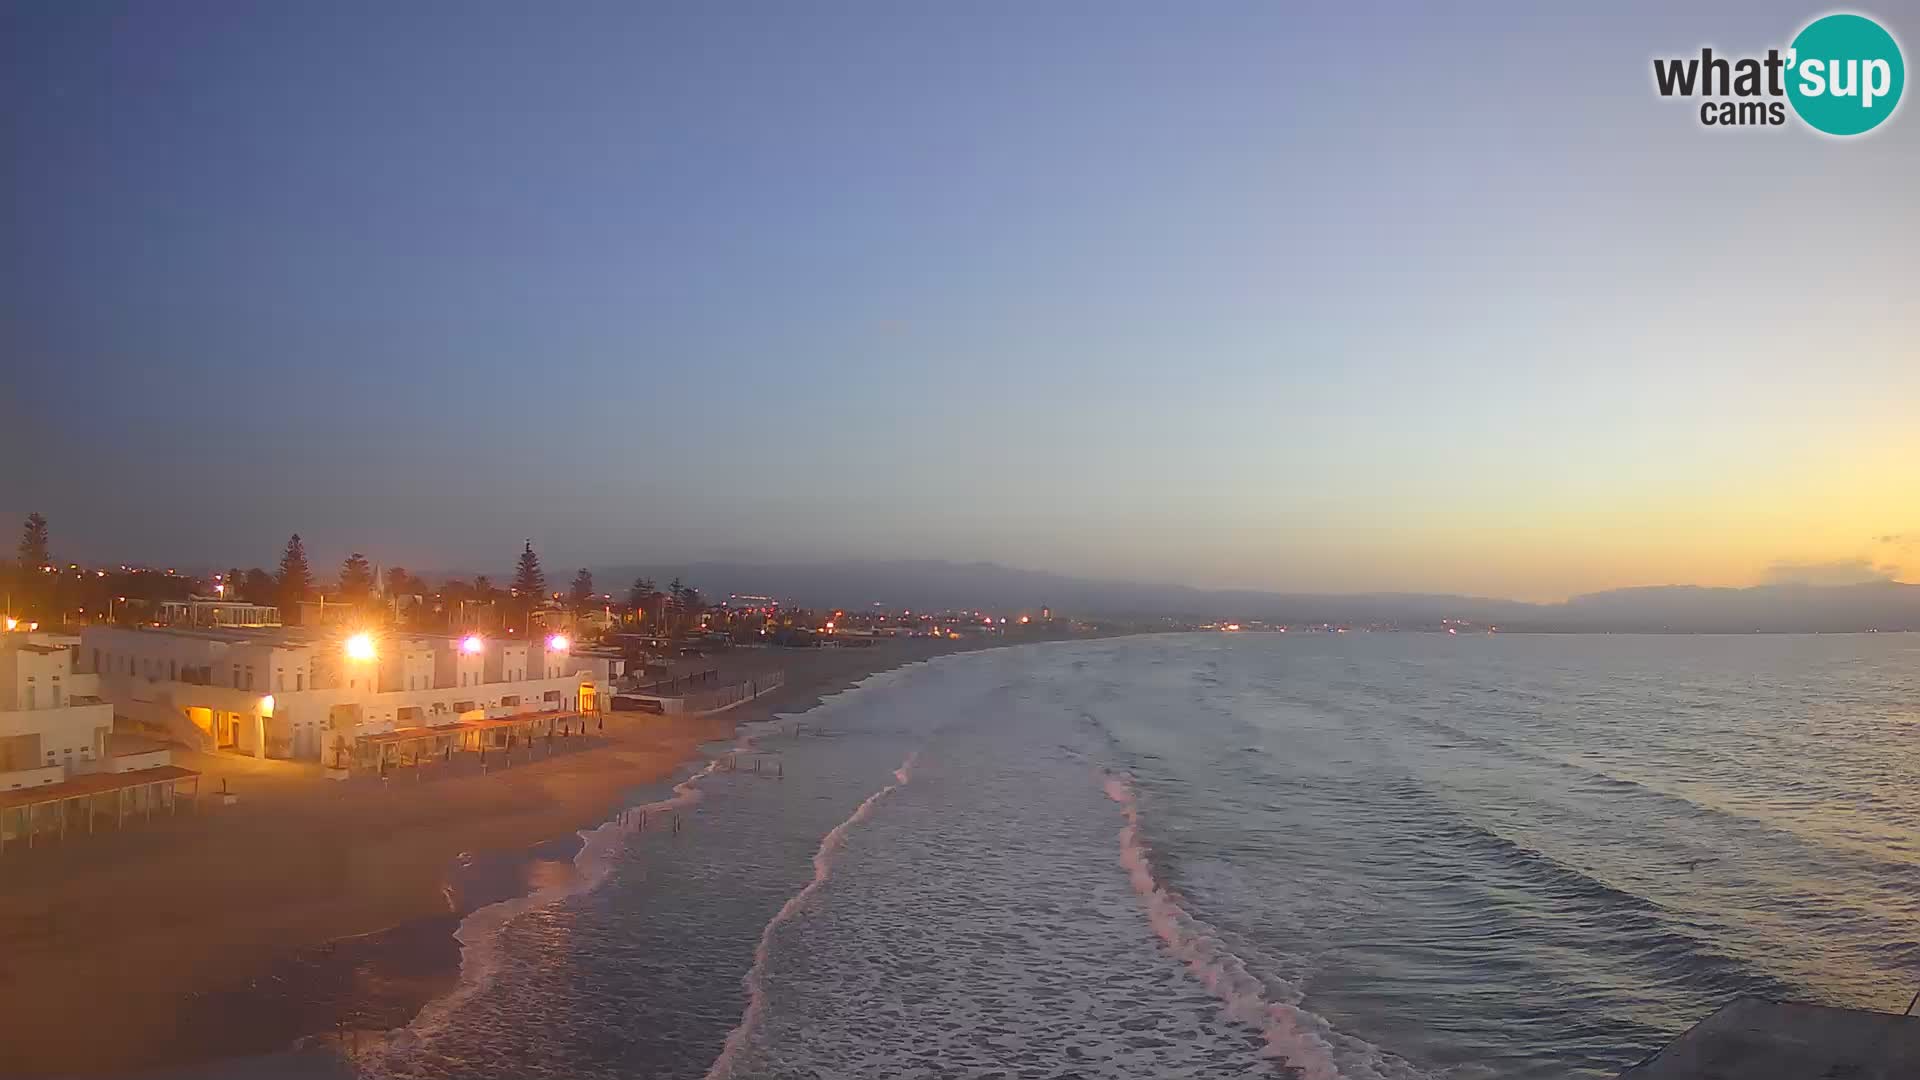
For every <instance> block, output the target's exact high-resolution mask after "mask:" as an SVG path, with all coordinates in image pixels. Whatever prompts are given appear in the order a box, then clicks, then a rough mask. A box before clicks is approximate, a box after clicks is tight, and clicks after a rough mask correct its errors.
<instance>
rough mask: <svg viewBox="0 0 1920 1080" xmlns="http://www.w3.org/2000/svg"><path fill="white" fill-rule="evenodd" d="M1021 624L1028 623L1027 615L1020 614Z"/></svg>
mask: <svg viewBox="0 0 1920 1080" xmlns="http://www.w3.org/2000/svg"><path fill="white" fill-rule="evenodd" d="M1020 625H1021V626H1025V625H1027V617H1026V616H1025V615H1022V616H1020Z"/></svg>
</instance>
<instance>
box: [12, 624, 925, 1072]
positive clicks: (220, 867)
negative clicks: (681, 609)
mask: <svg viewBox="0 0 1920 1080" xmlns="http://www.w3.org/2000/svg"><path fill="white" fill-rule="evenodd" d="M957 647H961V646H958V645H957V643H956V644H949V643H946V642H935V641H922V640H911V641H887V642H882V643H878V644H876V645H875V646H874V647H871V648H845V649H812V650H763V649H755V650H735V651H733V652H730V653H725V654H721V655H720V656H719V657H717V658H714V659H713V660H712V661H711V663H712V664H713V665H717V666H720V667H722V668H723V670H725V671H726V673H727V675H728V676H729V677H733V676H737V675H739V674H751V673H753V672H764V671H768V670H773V669H781V670H784V671H785V672H786V674H787V682H786V685H785V686H784V687H783V688H782V689H780V690H779V691H776V692H774V693H772V694H768V695H766V696H764V697H762V698H760V699H759V700H757V701H754V702H751V703H748V704H745V705H742V706H740V707H737V708H734V709H731V710H728V711H726V712H724V713H721V714H718V715H714V716H709V717H703V718H702V717H695V718H669V717H661V716H652V715H647V714H639V713H610V714H608V716H607V719H606V725H605V728H604V730H601V731H596V732H594V733H592V734H591V735H590V736H589V737H588V738H586V739H580V738H575V739H574V740H572V741H571V743H570V744H566V745H562V746H560V747H557V748H556V751H555V752H554V753H552V755H551V756H548V757H545V758H544V759H542V758H540V757H538V756H536V758H535V760H532V761H530V762H529V761H526V760H524V759H522V760H519V761H516V762H515V763H513V764H511V765H508V766H507V767H504V768H503V767H500V766H499V765H497V764H496V765H495V766H494V767H492V768H490V769H489V770H488V771H487V773H486V774H484V775H481V774H479V773H478V772H477V771H476V770H474V769H472V768H458V767H456V768H452V769H446V770H443V771H441V772H439V773H438V774H437V775H436V773H435V772H434V771H432V770H431V769H430V770H429V771H427V772H426V773H425V774H423V775H421V776H419V777H417V778H416V777H415V776H414V775H413V774H412V772H411V771H409V770H402V771H401V772H399V773H396V774H395V775H394V776H393V777H392V778H391V779H389V780H387V781H385V782H382V781H378V780H373V779H370V778H369V779H365V780H356V781H353V782H349V783H344V784H342V783H330V782H328V781H325V780H321V779H319V778H318V774H317V770H314V769H305V768H302V767H299V766H294V765H291V764H290V763H282V762H265V763H261V762H255V761H253V760H251V759H246V758H236V757H230V756H210V755H191V754H183V755H181V758H182V759H183V760H182V762H181V763H183V764H187V765H189V766H190V767H193V768H200V769H203V770H204V771H205V772H206V774H207V775H206V776H205V777H204V778H203V787H202V796H201V799H200V809H199V810H198V811H197V812H195V813H191V814H190V813H187V812H185V810H184V809H183V810H182V812H181V813H179V814H178V815H177V816H174V817H171V818H155V819H153V820H151V821H141V822H130V823H128V825H127V827H126V828H125V829H124V830H123V831H120V832H114V831H113V830H112V829H111V828H110V827H109V828H107V829H105V830H103V831H102V832H101V833H99V834H96V835H92V836H78V837H69V838H68V839H67V841H65V842H64V843H56V844H50V845H47V846H45V847H43V848H41V849H40V850H36V851H17V850H15V851H9V852H7V853H6V855H5V857H4V858H0V1046H4V1047H5V1048H6V1053H5V1055H4V1058H5V1060H4V1062H0V1073H4V1074H6V1075H9V1076H14V1075H24V1076H34V1075H72V1074H101V1073H117V1072H125V1071H134V1070H144V1069H151V1068H159V1067H165V1066H174V1065H183V1064H189V1063H192V1062H197V1061H207V1060H211V1059H215V1058H223V1057H229V1056H234V1055H240V1054H252V1053H266V1052H271V1051H274V1050H277V1049H280V1048H283V1047H285V1046H286V1045H288V1044H289V1043H290V1042H291V1041H292V1040H293V1039H295V1038H298V1037H299V1036H301V1035H305V1034H313V1033H321V1032H328V1031H334V1030H338V1029H341V1028H363V1029H379V1028H386V1027H392V1026H398V1025H399V1024H403V1023H405V1022H406V1020H407V1018H408V1017H410V1016H411V1015H412V1013H413V1012H414V1011H417V1010H418V1009H419V1007H420V1006H421V1005H422V1004H424V1003H425V1002H426V1001H427V1000H430V999H431V998H432V997H433V996H434V995H435V994H437V993H439V992H442V991H443V990H444V989H445V988H446V987H447V986H449V985H450V984H451V981H452V979H453V978H454V977H455V976H456V975H457V972H458V963H459V947H458V944H457V943H456V942H455V941H454V939H453V937H452V932H453V930H454V929H455V928H456V927H457V925H458V921H459V917H460V916H461V915H463V914H464V913H465V912H466V911H470V910H472V909H473V908H475V907H478V906H481V905H484V904H486V903H489V902H492V901H494V900H498V899H502V898H505V897H506V896H509V895H513V894H515V893H516V892H519V891H522V890H525V889H526V888H528V887H530V885H532V884H534V883H535V881H532V880H529V879H530V878H537V876H538V875H542V874H564V873H567V872H569V864H570V859H571V856H572V853H573V851H574V850H576V849H577V847H578V840H577V838H576V837H575V836H574V832H575V831H576V830H579V829H582V828H588V827H592V826H595V825H597V824H599V823H600V822H602V821H605V820H606V819H607V818H608V817H609V816H610V815H611V814H612V813H613V811H614V810H616V809H617V808H618V807H620V806H622V805H626V804H627V803H628V802H630V801H631V798H632V796H633V795H634V793H635V789H638V788H644V787H646V786H648V785H659V784H661V783H662V782H663V781H665V780H667V779H669V778H670V777H672V776H673V775H675V774H676V772H678V771H679V770H680V769H681V768H682V767H683V766H684V765H685V764H686V763H687V762H688V760H689V759H690V758H693V757H695V756H696V755H697V754H698V753H699V747H700V746H701V745H702V744H703V743H710V742H714V741H716V740H723V739H728V738H731V737H732V735H733V732H734V730H735V728H736V727H737V725H739V724H742V723H745V722H748V721H752V720H756V719H764V718H766V717H768V716H769V715H772V714H773V713H776V712H787V713H791V712H797V711H801V710H803V709H805V708H807V707H809V706H811V705H812V704H813V703H814V702H815V701H817V700H818V699H819V698H820V697H821V696H822V695H825V694H829V693H833V692H835V691H837V690H840V689H843V688H845V687H847V686H849V685H851V684H852V683H854V682H856V681H858V680H859V679H861V678H863V677H865V676H866V675H868V674H871V673H873V672H876V671H881V670H885V669H888V668H891V667H895V666H897V665H899V664H903V663H909V662H913V661H916V660H922V659H925V658H927V657H929V656H933V655H938V654H940V653H945V652H951V651H954V650H955V648H957ZM223 783H224V784H225V785H226V787H227V789H228V790H230V791H232V792H233V793H234V794H235V795H236V796H237V799H236V801H235V802H234V803H233V804H232V805H223V804H222V800H221V799H220V797H219V796H218V794H216V792H217V791H218V790H219V789H220V788H221V786H222V784H223ZM183 802H184V800H183Z"/></svg>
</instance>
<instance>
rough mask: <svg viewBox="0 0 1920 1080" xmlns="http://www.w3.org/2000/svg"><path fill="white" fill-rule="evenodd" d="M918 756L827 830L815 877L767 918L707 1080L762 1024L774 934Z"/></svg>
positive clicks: (713, 1079)
mask: <svg viewBox="0 0 1920 1080" xmlns="http://www.w3.org/2000/svg"><path fill="white" fill-rule="evenodd" d="M919 757H920V753H919V751H917V750H916V751H914V752H913V753H911V754H908V755H907V759H906V760H905V761H903V762H901V763H900V767H899V768H897V769H895V770H893V780H894V782H893V783H891V784H888V785H886V786H885V787H882V788H881V789H880V790H878V791H876V792H874V793H873V794H871V795H868V796H867V797H866V798H865V799H864V800H862V801H861V803H860V805H859V806H857V807H855V808H854V810H853V813H852V814H849V815H848V816H847V819H846V820H845V821H842V822H841V823H840V824H838V825H835V826H834V827H833V828H831V829H829V830H827V835H825V836H823V837H821V838H820V847H819V848H818V849H816V850H815V851H814V853H813V880H812V881H809V882H807V884H806V886H805V887H804V888H802V889H801V890H800V891H799V892H797V893H794V894H793V895H792V896H791V897H788V898H787V902H786V903H784V904H782V905H780V910H779V911H777V912H775V913H774V916H773V918H771V919H769V920H767V925H766V927H765V928H763V929H762V930H761V931H760V943H759V944H758V945H756V946H755V947H754V950H753V967H751V968H749V969H748V970H747V974H746V978H745V979H743V980H742V982H743V984H744V985H745V986H746V989H747V1008H746V1011H745V1012H744V1013H742V1014H741V1016H740V1023H739V1024H738V1025H737V1026H736V1027H735V1028H734V1029H733V1030H732V1031H730V1032H728V1033H727V1041H726V1042H725V1044H723V1045H722V1046H721V1048H720V1056H719V1057H716V1058H714V1060H713V1065H712V1066H711V1067H710V1068H708V1069H707V1080H721V1078H723V1077H728V1076H732V1075H733V1068H734V1063H735V1062H736V1061H737V1060H738V1058H739V1055H740V1051H741V1049H742V1048H743V1047H745V1046H746V1044H747V1040H749V1039H751V1038H752V1037H753V1033H754V1031H755V1030H757V1029H758V1028H759V1026H760V1021H761V1018H762V1017H763V1016H765V1015H766V1010H767V963H768V960H769V958H770V957H771V955H772V953H773V938H774V934H775V933H777V932H778V931H779V929H780V925H781V924H782V923H785V922H786V921H787V920H789V919H791V918H793V916H794V914H795V913H796V912H798V911H799V910H800V908H801V907H802V906H803V905H804V904H805V903H806V902H807V898H808V897H810V896H812V895H813V894H814V893H815V892H816V891H817V890H818V889H819V888H820V886H821V885H824V884H826V881H827V878H828V876H829V875H831V874H832V872H833V856H834V854H835V853H836V852H838V851H839V850H840V848H841V847H842V846H844V845H845V844H846V841H847V833H848V832H849V831H851V830H852V828H853V827H854V826H855V825H858V824H859V823H860V822H862V821H865V820H866V819H867V816H868V815H869V814H871V813H872V812H873V807H874V804H876V803H878V802H879V801H880V800H881V799H884V798H886V797H887V795H889V794H891V793H892V792H893V791H895V790H896V789H898V788H900V787H902V786H904V785H905V784H906V783H907V782H908V781H909V780H911V779H912V778H913V766H914V763H915V762H916V761H917V760H918V759H919Z"/></svg>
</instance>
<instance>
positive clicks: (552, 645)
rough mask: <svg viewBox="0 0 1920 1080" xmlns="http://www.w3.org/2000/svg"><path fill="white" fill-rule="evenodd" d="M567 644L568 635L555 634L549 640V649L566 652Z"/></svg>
mask: <svg viewBox="0 0 1920 1080" xmlns="http://www.w3.org/2000/svg"><path fill="white" fill-rule="evenodd" d="M567 644H568V642H567V635H565V634H555V635H553V636H552V637H550V638H548V639H547V648H548V649H550V650H552V651H554V652H566V651H567Z"/></svg>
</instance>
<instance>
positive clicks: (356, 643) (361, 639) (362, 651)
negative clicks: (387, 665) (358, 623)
mask: <svg viewBox="0 0 1920 1080" xmlns="http://www.w3.org/2000/svg"><path fill="white" fill-rule="evenodd" d="M373 656H374V652H373V635H372V634H355V635H353V636H352V637H350V638H348V639H347V659H349V660H371V659H373Z"/></svg>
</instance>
